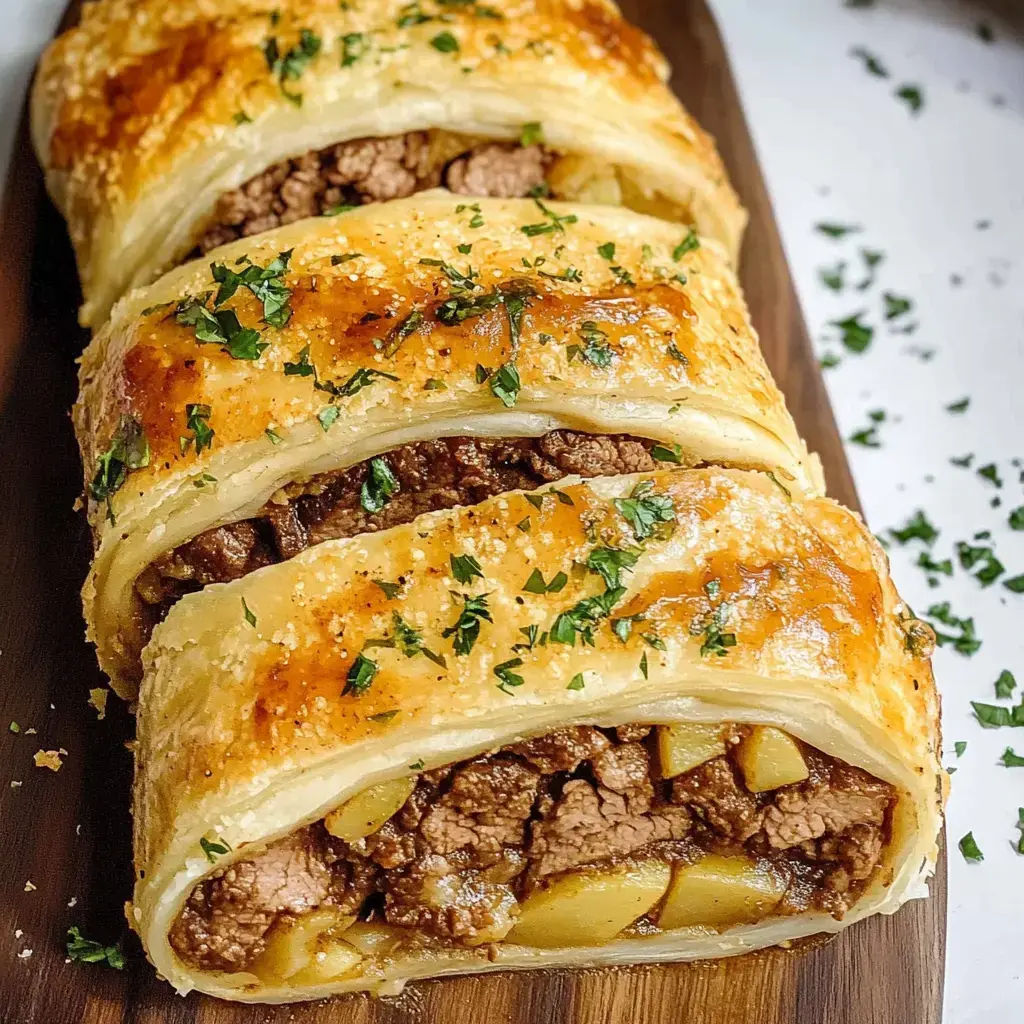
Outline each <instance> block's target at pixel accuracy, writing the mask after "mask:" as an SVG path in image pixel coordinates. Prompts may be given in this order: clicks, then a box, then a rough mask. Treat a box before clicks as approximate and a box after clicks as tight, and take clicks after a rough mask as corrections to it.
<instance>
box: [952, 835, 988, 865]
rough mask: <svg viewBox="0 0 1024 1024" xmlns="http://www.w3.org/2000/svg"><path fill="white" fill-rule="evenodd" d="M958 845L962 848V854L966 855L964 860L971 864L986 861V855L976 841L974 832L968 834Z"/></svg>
mask: <svg viewBox="0 0 1024 1024" xmlns="http://www.w3.org/2000/svg"><path fill="white" fill-rule="evenodd" d="M957 845H958V846H959V847H960V852H961V853H962V854H963V855H964V860H966V861H969V862H970V861H983V860H984V859H985V855H984V854H983V853H982V852H981V849H980V848H979V847H978V844H977V843H976V842H975V841H974V833H973V832H968V833H967V835H965V836H964V837H963V839H961V840H960V842H959V843H958V844H957Z"/></svg>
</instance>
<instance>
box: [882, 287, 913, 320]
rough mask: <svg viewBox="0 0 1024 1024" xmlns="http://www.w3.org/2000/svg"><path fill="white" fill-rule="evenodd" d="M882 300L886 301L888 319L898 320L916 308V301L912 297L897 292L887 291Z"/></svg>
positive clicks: (886, 317) (886, 316)
mask: <svg viewBox="0 0 1024 1024" xmlns="http://www.w3.org/2000/svg"><path fill="white" fill-rule="evenodd" d="M882 301H883V302H884V303H885V319H886V320H896V319H897V318H899V317H901V316H903V315H904V314H906V313H909V312H910V311H911V310H912V309H913V308H914V303H913V302H912V301H911V300H910V299H908V298H907V297H906V296H904V295H897V294H896V293H895V292H885V293H884V294H883V295H882Z"/></svg>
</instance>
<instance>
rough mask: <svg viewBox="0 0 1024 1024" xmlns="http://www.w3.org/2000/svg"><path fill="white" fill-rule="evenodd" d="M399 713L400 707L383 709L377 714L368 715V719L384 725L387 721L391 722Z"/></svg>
mask: <svg viewBox="0 0 1024 1024" xmlns="http://www.w3.org/2000/svg"><path fill="white" fill-rule="evenodd" d="M397 714H398V708H395V709H394V710H393V711H381V712H379V713H378V714H376V715H367V716H366V720H367V721H368V722H376V723H378V724H379V725H384V724H386V723H387V722H390V721H391V719H392V718H394V717H395V715H397Z"/></svg>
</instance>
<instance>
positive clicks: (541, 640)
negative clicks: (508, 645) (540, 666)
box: [512, 625, 548, 651]
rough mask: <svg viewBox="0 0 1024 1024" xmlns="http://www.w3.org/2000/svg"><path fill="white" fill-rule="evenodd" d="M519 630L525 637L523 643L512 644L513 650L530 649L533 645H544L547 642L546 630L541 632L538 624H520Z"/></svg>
mask: <svg viewBox="0 0 1024 1024" xmlns="http://www.w3.org/2000/svg"><path fill="white" fill-rule="evenodd" d="M519 632H520V633H522V634H523V636H525V637H526V643H525V644H521V643H520V644H513V645H512V650H513V651H532V650H533V649H534V647H546V646H547V642H548V634H547V632H546V631H545V632H543V633H542V632H541V631H540V626H536V625H531V626H520V627H519Z"/></svg>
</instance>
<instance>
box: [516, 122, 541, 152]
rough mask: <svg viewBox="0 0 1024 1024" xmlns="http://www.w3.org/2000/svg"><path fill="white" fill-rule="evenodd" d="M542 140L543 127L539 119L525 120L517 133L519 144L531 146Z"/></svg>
mask: <svg viewBox="0 0 1024 1024" xmlns="http://www.w3.org/2000/svg"><path fill="white" fill-rule="evenodd" d="M543 141H544V129H543V128H542V127H541V124H540V121H527V122H526V124H524V125H523V128H522V131H520V133H519V145H520V146H533V145H536V144H537V143H538V142H543Z"/></svg>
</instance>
